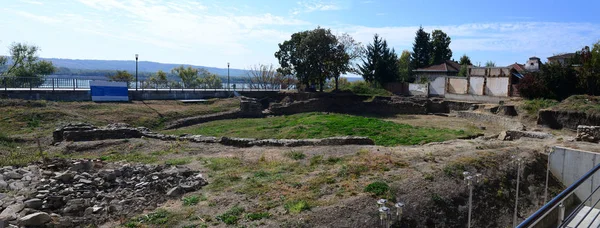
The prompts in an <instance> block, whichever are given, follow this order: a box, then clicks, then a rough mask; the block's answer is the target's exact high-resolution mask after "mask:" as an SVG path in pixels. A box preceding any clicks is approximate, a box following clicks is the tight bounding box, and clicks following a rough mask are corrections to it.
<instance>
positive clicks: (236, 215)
mask: <svg viewBox="0 0 600 228" xmlns="http://www.w3.org/2000/svg"><path fill="white" fill-rule="evenodd" d="M244 211H245V209H244V208H243V207H239V206H235V207H232V208H231V209H229V210H228V211H226V212H225V213H223V214H221V215H219V216H217V219H218V220H219V221H222V222H223V223H225V224H227V225H234V224H237V222H238V220H240V216H241V215H242V214H243V213H244Z"/></svg>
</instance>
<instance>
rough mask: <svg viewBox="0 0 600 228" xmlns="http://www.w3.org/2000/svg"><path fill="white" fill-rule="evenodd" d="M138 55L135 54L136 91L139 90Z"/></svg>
mask: <svg viewBox="0 0 600 228" xmlns="http://www.w3.org/2000/svg"><path fill="white" fill-rule="evenodd" d="M138 56H139V55H138V54H135V91H137V90H138Z"/></svg>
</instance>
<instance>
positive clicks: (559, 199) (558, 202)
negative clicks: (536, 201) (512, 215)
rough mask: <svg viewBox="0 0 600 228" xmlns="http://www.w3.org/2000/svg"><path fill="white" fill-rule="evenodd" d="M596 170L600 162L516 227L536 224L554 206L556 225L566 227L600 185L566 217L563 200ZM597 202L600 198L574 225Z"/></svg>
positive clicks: (598, 168) (585, 216)
mask: <svg viewBox="0 0 600 228" xmlns="http://www.w3.org/2000/svg"><path fill="white" fill-rule="evenodd" d="M598 170H600V164H598V165H596V166H594V168H592V169H591V170H590V171H588V172H587V173H585V174H584V175H583V176H582V177H581V178H579V179H578V180H577V181H575V182H574V183H573V184H571V186H569V187H567V189H565V190H564V191H562V192H561V193H559V194H558V195H557V196H556V197H554V198H553V199H552V200H550V202H548V203H546V204H545V205H544V206H542V208H540V209H539V210H537V211H536V212H535V213H533V214H532V215H531V216H529V217H528V218H527V219H526V220H525V221H523V222H522V223H521V224H519V225H518V226H517V227H519V228H525V227H536V224H538V223H540V222H541V221H542V220H544V219H546V217H547V216H548V215H549V214H551V212H553V211H554V210H555V209H556V208H558V218H557V220H556V224H558V227H567V225H568V224H569V223H570V222H572V221H574V219H575V217H576V216H577V215H578V214H579V213H580V212H581V211H582V209H584V208H585V203H586V202H587V201H588V200H590V199H591V197H592V195H594V194H595V193H596V191H598V189H600V185H599V186H596V187H595V188H594V190H593V191H592V192H591V193H590V195H589V196H588V197H587V198H586V199H585V200H583V201H581V203H580V204H579V205H577V207H575V208H574V209H573V211H572V212H571V213H569V215H568V216H567V218H565V217H564V215H565V211H566V208H565V204H564V203H565V201H566V200H567V199H568V198H569V197H570V196H573V194H574V193H575V191H576V190H577V188H578V187H579V186H581V185H582V184H583V183H584V182H586V181H587V180H588V179H589V178H590V177H592V176H594V174H596V172H597V171H598ZM599 202H600V199H598V200H597V201H596V203H594V204H593V205H590V206H591V208H590V209H589V210H588V211H587V213H586V214H585V215H584V216H583V217H580V218H577V219H580V220H579V221H578V223H577V225H576V226H575V227H578V226H579V225H580V224H581V223H582V222H583V221H584V219H585V218H587V216H589V215H590V212H591V211H592V210H593V209H594V207H595V206H596V205H597V204H598V203H599ZM598 215H599V214H596V215H595V217H594V218H593V220H592V221H591V222H590V224H589V225H590V226H591V224H593V223H594V221H595V220H596V219H597V218H598ZM587 227H589V226H587Z"/></svg>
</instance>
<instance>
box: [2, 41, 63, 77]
mask: <svg viewBox="0 0 600 228" xmlns="http://www.w3.org/2000/svg"><path fill="white" fill-rule="evenodd" d="M39 50H40V48H39V47H37V46H35V45H28V44H22V43H12V44H11V45H10V46H9V54H10V62H9V58H8V57H7V56H0V76H5V77H12V80H9V81H8V82H7V81H6V80H5V81H4V84H6V86H13V87H14V86H17V85H20V84H23V83H28V84H29V85H30V86H37V85H40V84H42V83H43V82H44V80H43V77H44V76H45V75H50V74H52V73H53V72H54V71H55V70H56V68H55V67H54V66H53V65H52V62H49V61H45V60H39V56H38V55H37V53H38V51H39Z"/></svg>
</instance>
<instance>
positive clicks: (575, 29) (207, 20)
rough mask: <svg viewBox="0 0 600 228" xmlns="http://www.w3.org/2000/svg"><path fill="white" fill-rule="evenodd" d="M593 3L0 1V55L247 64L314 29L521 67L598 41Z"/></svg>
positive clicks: (266, 59)
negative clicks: (437, 42)
mask: <svg viewBox="0 0 600 228" xmlns="http://www.w3.org/2000/svg"><path fill="white" fill-rule="evenodd" d="M597 9H600V1H596V0H589V1H573V0H571V1H564V0H562V1H552V0H547V1H484V0H478V1H448V0H446V1H437V0H436V1H427V0H411V1H406V0H394V1H382V0H356V1H350V0H348V1H341V0H339V1H337V0H295V1H284V0H279V1H267V0H252V1H250V0H248V1H246V0H226V1H223V0H219V1H203V0H199V1H194V0H174V1H162V0H131V1H125V0H123V1H121V0H52V1H50V0H45V1H42V0H0V31H2V32H0V55H6V54H8V50H7V48H8V46H9V45H10V43H12V42H27V43H30V44H35V45H38V46H39V47H40V48H41V49H42V52H41V53H40V56H41V57H53V58H73V59H110V60H131V59H134V54H135V53H139V55H140V60H145V61H156V62H164V63H182V64H194V65H203V66H211V67H223V68H224V67H226V66H227V62H231V67H232V68H240V69H247V68H249V67H250V66H252V65H255V64H259V63H260V64H277V60H276V59H275V58H274V57H273V53H274V52H275V51H277V48H278V47H277V44H278V43H281V42H283V41H284V40H286V39H288V38H289V36H290V35H291V34H292V33H294V32H298V31H302V30H307V29H313V28H316V27H317V26H321V27H325V28H331V29H332V31H333V32H334V33H336V34H341V33H349V34H350V35H352V36H353V37H354V38H355V39H357V40H358V41H361V42H363V43H365V44H366V43H368V42H370V41H371V40H372V36H373V34H375V33H378V34H380V35H381V36H382V37H383V38H385V39H386V40H387V41H388V43H389V44H390V45H392V46H393V47H394V48H395V49H396V51H397V52H401V51H402V50H405V49H407V50H411V49H412V43H413V41H414V34H415V31H416V30H417V29H418V27H419V26H420V25H422V26H423V27H424V28H425V30H426V31H428V32H430V31H432V30H433V29H442V30H443V31H445V32H446V33H448V35H449V36H450V37H451V38H452V43H451V45H450V47H451V48H452V51H453V53H454V56H453V57H454V58H455V59H458V58H460V56H461V55H462V54H467V55H468V56H470V57H471V60H472V61H473V62H474V63H477V62H480V63H481V64H484V63H485V62H486V61H488V60H491V61H494V62H496V64H497V65H499V66H500V65H509V64H512V63H514V62H519V63H524V62H525V61H526V60H527V58H529V57H530V56H538V57H540V58H542V59H543V60H544V61H545V60H546V58H547V57H549V56H551V55H553V54H557V53H563V52H572V51H575V50H579V49H581V48H582V47H583V46H585V45H591V44H592V43H594V42H597V41H598V40H600V17H598V16H597V15H596V13H595V11H596V10H597Z"/></svg>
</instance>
